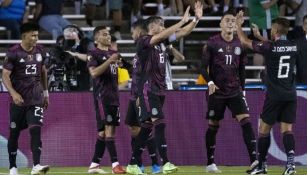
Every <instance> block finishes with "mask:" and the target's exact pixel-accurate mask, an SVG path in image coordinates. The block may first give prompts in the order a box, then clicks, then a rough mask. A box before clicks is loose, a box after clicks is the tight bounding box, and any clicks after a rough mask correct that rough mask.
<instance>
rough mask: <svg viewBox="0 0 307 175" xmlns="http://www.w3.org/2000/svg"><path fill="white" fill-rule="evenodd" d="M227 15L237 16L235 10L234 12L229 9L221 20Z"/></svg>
mask: <svg viewBox="0 0 307 175" xmlns="http://www.w3.org/2000/svg"><path fill="white" fill-rule="evenodd" d="M226 15H232V16H236V14H235V13H234V12H232V11H227V12H225V13H223V15H222V18H221V20H223V19H224V17H225V16H226Z"/></svg>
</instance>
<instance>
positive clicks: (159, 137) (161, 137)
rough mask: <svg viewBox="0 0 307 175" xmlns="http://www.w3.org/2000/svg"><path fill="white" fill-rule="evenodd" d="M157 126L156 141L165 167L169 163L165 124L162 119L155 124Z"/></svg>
mask: <svg viewBox="0 0 307 175" xmlns="http://www.w3.org/2000/svg"><path fill="white" fill-rule="evenodd" d="M154 126H155V140H156V144H157V147H158V150H159V154H160V157H161V159H162V163H163V165H164V164H165V163H167V162H169V160H168V157H167V144H166V139H165V123H164V121H163V120H162V119H159V120H156V121H155V122H154Z"/></svg>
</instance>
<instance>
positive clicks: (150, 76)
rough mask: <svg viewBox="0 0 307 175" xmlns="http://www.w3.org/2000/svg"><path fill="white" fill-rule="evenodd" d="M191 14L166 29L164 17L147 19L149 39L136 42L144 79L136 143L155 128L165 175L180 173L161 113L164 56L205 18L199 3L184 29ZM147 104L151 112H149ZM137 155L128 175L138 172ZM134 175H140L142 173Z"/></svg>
mask: <svg viewBox="0 0 307 175" xmlns="http://www.w3.org/2000/svg"><path fill="white" fill-rule="evenodd" d="M189 10H190V7H188V8H187V9H186V12H185V14H184V16H183V18H182V20H181V21H180V22H178V23H176V24H175V25H173V26H171V27H169V28H166V29H165V28H164V22H163V19H162V18H161V17H157V16H152V17H149V18H148V19H146V21H147V25H146V26H147V33H148V35H143V36H141V37H140V38H139V39H138V41H137V56H138V58H139V62H140V64H141V69H142V76H141V77H140V80H139V81H138V82H137V90H138V92H137V96H138V98H137V100H136V103H137V104H136V105H137V106H138V107H139V114H141V115H139V116H140V118H139V120H140V121H141V122H142V124H141V130H140V132H139V134H138V136H137V138H136V142H138V143H137V144H136V145H141V144H140V143H141V142H144V141H146V140H147V138H148V137H149V135H150V133H151V130H152V127H154V130H155V133H154V136H155V141H156V144H157V147H158V151H159V154H160V157H161V159H162V163H163V167H162V171H163V173H164V174H169V173H173V172H175V171H177V169H178V168H177V167H176V166H175V165H174V164H172V163H170V162H169V160H168V156H167V144H166V138H165V121H164V114H163V111H162V107H163V103H164V99H165V90H166V88H167V85H166V83H167V82H166V60H165V59H168V58H167V57H166V56H165V54H166V46H165V44H166V43H168V42H172V41H174V40H176V39H180V38H182V37H184V36H186V35H188V34H189V33H190V32H191V31H192V30H193V28H194V27H195V26H196V25H197V22H198V20H199V18H200V17H201V16H202V4H201V3H200V2H199V1H198V2H196V3H195V9H194V11H195V18H194V20H193V21H191V22H190V23H189V24H187V25H186V26H185V27H183V28H181V27H182V26H183V25H184V24H186V23H187V22H188V20H189ZM145 82H148V88H147V87H144V83H145ZM143 92H144V93H143ZM145 96H146V97H145ZM145 99H146V102H145ZM146 104H148V107H149V108H147V106H146ZM147 112H149V115H146V113H147ZM142 113H144V115H143V114H142ZM137 151H138V149H136V151H135V152H134V153H133V154H134V155H133V157H132V159H131V161H130V164H129V165H128V167H127V172H128V173H130V174H134V173H133V171H131V172H130V168H131V169H133V168H135V169H137V168H138V167H137V166H136V165H135V164H136V161H135V160H137V159H138V158H139V156H140V155H139V152H137ZM135 172H136V173H135V174H137V173H138V172H139V171H135Z"/></svg>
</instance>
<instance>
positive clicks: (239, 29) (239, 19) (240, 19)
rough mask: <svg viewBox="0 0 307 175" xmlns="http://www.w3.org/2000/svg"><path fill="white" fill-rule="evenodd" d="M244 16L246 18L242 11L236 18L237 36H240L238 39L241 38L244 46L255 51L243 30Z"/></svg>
mask: <svg viewBox="0 0 307 175" xmlns="http://www.w3.org/2000/svg"><path fill="white" fill-rule="evenodd" d="M243 16H244V13H243V11H242V10H241V11H240V12H239V13H238V14H237V16H236V25H237V34H238V37H239V39H240V41H241V43H242V44H243V45H244V46H246V47H248V48H250V49H253V44H252V40H250V39H248V38H247V36H246V35H245V33H244V32H243V30H242V24H243V22H244V19H243Z"/></svg>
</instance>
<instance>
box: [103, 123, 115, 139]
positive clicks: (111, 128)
mask: <svg viewBox="0 0 307 175" xmlns="http://www.w3.org/2000/svg"><path fill="white" fill-rule="evenodd" d="M105 136H106V137H114V136H115V126H111V125H106V129H105Z"/></svg>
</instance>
